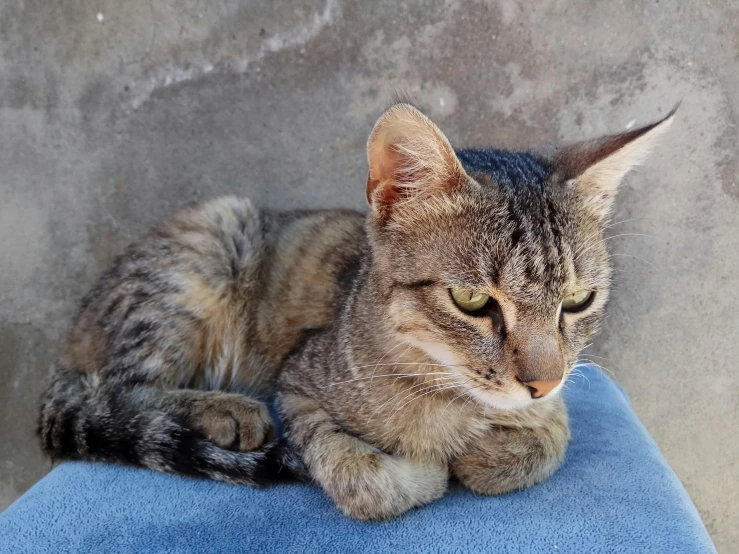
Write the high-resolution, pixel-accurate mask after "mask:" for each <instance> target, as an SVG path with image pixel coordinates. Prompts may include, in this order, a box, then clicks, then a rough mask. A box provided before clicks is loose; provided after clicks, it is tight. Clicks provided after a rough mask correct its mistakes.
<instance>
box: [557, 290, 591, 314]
mask: <svg viewBox="0 0 739 554" xmlns="http://www.w3.org/2000/svg"><path fill="white" fill-rule="evenodd" d="M594 294H595V293H594V292H593V291H591V290H579V291H577V292H573V293H572V294H568V295H567V296H565V297H564V299H563V300H562V310H564V311H565V312H579V311H580V310H584V309H585V308H587V307H588V306H589V305H590V301H591V300H592V298H593V295H594Z"/></svg>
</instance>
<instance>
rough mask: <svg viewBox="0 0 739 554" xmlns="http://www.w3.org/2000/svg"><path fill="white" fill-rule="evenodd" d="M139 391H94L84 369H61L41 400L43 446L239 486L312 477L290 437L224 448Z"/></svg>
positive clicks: (56, 453)
mask: <svg viewBox="0 0 739 554" xmlns="http://www.w3.org/2000/svg"><path fill="white" fill-rule="evenodd" d="M141 396H142V392H141V391H140V390H136V389H127V390H125V391H120V390H117V391H115V392H113V391H106V390H105V389H103V388H98V389H96V390H95V389H94V387H92V386H90V383H88V382H86V376H83V375H79V374H76V373H72V372H66V371H65V372H56V374H55V375H54V376H53V381H52V383H51V385H50V386H49V388H48V389H47V391H46V393H45V395H44V397H43V399H42V403H41V414H40V418H39V425H38V429H37V433H38V435H39V438H40V440H41V446H42V448H43V450H44V451H45V452H46V453H47V454H48V455H49V456H50V457H51V459H52V460H55V461H56V460H91V461H105V462H114V463H120V464H125V465H131V466H138V467H146V468H149V469H153V470H156V471H161V472H165V473H174V474H179V475H185V476H189V477H204V478H209V479H215V480H218V481H225V482H228V483H233V484H240V485H241V484H245V485H252V486H263V485H268V484H272V483H275V482H279V481H290V480H300V481H308V480H310V477H309V475H308V472H307V469H306V467H305V466H304V464H303V462H302V461H301V459H300V457H299V456H298V455H297V453H296V452H295V451H294V450H293V449H292V448H291V447H290V445H289V444H288V442H287V441H286V440H285V439H284V438H282V439H276V440H273V441H270V442H268V443H266V444H264V445H263V446H262V447H260V448H259V449H257V450H254V451H251V452H237V451H232V450H226V449H224V448H220V447H218V446H216V445H215V444H213V443H211V442H210V441H208V440H207V439H206V438H205V437H204V436H203V435H202V434H201V433H200V432H198V431H197V430H194V429H191V428H189V427H188V426H187V425H186V424H185V422H184V420H182V419H181V418H179V417H178V416H177V415H176V414H173V413H171V412H168V411H166V410H162V409H160V408H156V407H147V406H151V405H150V404H148V403H147V402H145V401H144V402H142V398H141ZM144 396H145V395H144Z"/></svg>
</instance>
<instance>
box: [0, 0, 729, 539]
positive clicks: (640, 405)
mask: <svg viewBox="0 0 739 554" xmlns="http://www.w3.org/2000/svg"><path fill="white" fill-rule="evenodd" d="M398 4H402V6H398ZM738 28H739V6H738V5H737V4H736V3H733V6H730V5H729V4H728V3H726V2H717V1H712V2H710V3H709V2H682V1H673V2H670V1H667V0H660V1H658V0H650V1H644V2H642V1H636V0H625V1H616V0H612V1H611V0H609V1H600V2H591V1H577V2H567V1H564V0H562V1H556V0H548V1H543V2H523V1H518V0H500V1H487V2H485V1H470V2H463V1H460V0H456V1H455V0H447V1H446V2H444V1H428V2H402V3H400V2H376V1H372V2H370V1H364V2H362V1H359V0H356V1H339V0H314V1H299V2H298V1H293V2H275V1H269V0H264V1H251V2H246V1H242V2H237V1H232V0H222V1H218V2H212V1H205V0H158V1H156V2H154V1H139V0H126V1H125V2H121V1H113V0H99V1H96V2H91V1H87V0H64V1H63V2H62V1H59V2H50V1H45V0H37V1H25V2H17V1H10V0H0V145H2V146H0V380H1V381H2V385H0V508H2V507H4V506H6V505H7V504H9V503H10V502H12V500H13V499H14V498H15V497H17V496H18V495H19V494H21V493H22V492H23V491H24V490H26V489H27V488H28V487H29V486H30V485H32V484H33V483H34V482H35V481H36V480H37V479H38V478H40V477H41V476H42V475H43V474H44V473H45V472H46V471H47V470H48V468H49V466H48V464H47V463H46V462H45V461H43V460H42V458H41V456H40V453H39V450H38V447H37V445H36V442H35V440H34V439H33V437H32V430H33V426H34V418H35V402H36V398H37V395H38V394H39V391H40V388H41V379H42V375H43V374H44V371H45V367H46V366H47V365H48V364H49V362H50V361H51V360H52V358H53V357H54V354H55V352H56V351H57V348H58V344H59V341H60V340H61V338H62V337H63V334H64V331H65V329H66V327H67V324H68V321H69V319H70V317H71V316H72V314H73V311H74V307H75V303H76V302H77V301H78V299H79V298H80V297H81V295H82V294H83V293H84V292H85V290H86V289H87V288H88V287H89V286H90V285H91V283H92V282H93V281H94V279H95V278H96V277H97V276H98V275H99V274H100V272H101V271H102V270H103V268H104V267H105V266H106V264H108V263H109V262H110V260H111V259H112V258H113V256H115V255H116V254H117V253H118V252H120V251H121V249H122V248H123V246H124V245H125V244H126V243H128V242H129V241H130V240H132V239H133V238H134V237H136V236H137V235H138V234H140V233H141V232H143V231H144V230H145V229H146V228H147V227H149V226H150V225H151V224H152V223H153V222H155V221H157V220H158V219H160V218H161V217H163V216H164V215H165V214H168V213H170V212H172V211H173V210H174V209H176V208H177V207H178V206H181V205H182V204H184V203H185V202H188V201H190V200H193V199H206V198H211V197H213V196H216V195H219V194H224V193H238V194H244V195H249V196H251V197H252V198H253V199H254V200H255V201H256V202H257V203H258V204H260V205H265V206H271V207H285V208H289V207H322V206H349V207H358V208H360V207H363V205H364V202H365V201H364V181H365V177H366V162H365V155H364V144H365V140H366V137H367V134H368V132H369V130H370V128H371V125H372V123H373V121H374V119H375V118H376V117H377V116H378V114H379V113H380V111H381V110H382V108H383V106H384V105H385V104H386V102H387V101H388V99H389V97H390V95H391V94H392V92H393V91H395V90H398V89H401V90H405V91H407V92H408V93H409V94H410V95H411V96H412V97H413V98H414V99H415V100H416V101H417V103H418V104H419V105H420V106H421V107H422V108H423V109H424V110H425V111H426V112H427V113H428V114H429V115H430V116H431V117H432V118H433V119H434V120H435V121H436V122H437V123H438V124H439V125H440V126H441V127H442V129H444V130H445V131H446V132H447V133H448V135H449V137H450V138H451V139H452V142H453V143H454V144H455V145H457V146H489V145H494V146H499V147H508V148H522V147H528V146H535V145H540V144H542V143H549V142H552V141H557V140H564V139H581V138H585V137H590V136H593V135H597V134H601V133H606V132H615V131H619V130H622V129H625V128H627V127H628V126H630V125H640V124H644V123H646V122H648V121H649V120H652V119H655V118H657V117H660V116H661V115H663V114H665V113H666V112H667V110H669V108H671V107H672V106H673V105H674V104H675V102H676V101H678V100H679V99H682V101H683V104H682V107H681V109H680V112H679V114H678V117H677V121H676V123H675V125H674V126H673V129H672V130H671V132H670V134H669V135H668V136H667V137H666V139H665V140H664V141H663V143H662V145H661V146H660V147H659V149H658V150H656V151H655V153H654V154H653V156H652V157H651V159H650V160H649V162H648V164H647V165H646V166H645V167H644V168H643V169H641V170H640V171H638V172H636V173H635V174H633V175H632V176H631V177H630V178H629V179H628V181H627V182H626V183H625V185H624V187H623V189H622V191H621V194H620V196H619V208H618V213H617V216H616V219H615V220H614V221H622V220H624V221H623V223H619V224H618V225H617V226H615V227H613V229H612V231H613V234H614V235H621V234H623V233H641V234H649V235H654V236H655V237H656V238H647V237H640V236H619V237H617V238H616V237H614V239H613V240H612V241H611V244H612V245H613V250H614V252H615V253H616V258H615V260H616V265H617V267H618V269H619V273H618V274H617V275H618V285H617V288H616V293H615V298H614V301H613V303H612V305H611V315H610V318H609V319H608V320H607V322H606V326H605V330H604V332H603V333H602V334H601V335H600V338H599V340H598V341H597V343H596V345H595V347H594V349H593V350H592V353H593V354H595V355H597V356H601V357H602V358H598V359H599V360H601V361H602V362H603V363H602V365H604V366H606V367H607V368H609V369H610V370H612V371H613V373H614V374H615V377H616V379H617V380H618V381H619V382H620V383H621V384H622V385H623V386H624V387H625V388H626V389H627V390H628V392H629V393H630V395H631V397H632V399H633V402H634V405H635V408H636V410H637V412H638V413H639V415H640V416H641V417H642V419H643V421H644V423H645V424H646V426H647V427H648V428H649V430H650V431H651V432H652V434H653V435H654V437H655V439H656V440H657V442H658V443H659V445H660V447H661V448H662V450H663V452H664V453H665V455H666V456H667V458H668V460H669V461H670V463H671V464H672V465H673V467H674V468H675V470H676V471H677V473H678V475H679V476H680V478H681V479H682V481H683V483H684V484H685V486H686V487H687V489H688V491H689V492H690V494H691V496H692V498H693V499H694V501H695V503H696V505H697V506H698V509H699V510H700V512H701V514H702V516H703V518H704V521H705V523H706V525H707V526H708V529H709V531H710V533H711V534H712V536H713V537H714V539H715V541H716V543H717V546H718V547H719V550H723V551H726V552H728V551H730V550H731V548H732V547H731V545H734V547H735V545H736V543H737V541H739V533H738V532H737V526H736V523H737V515H738V514H739V510H738V508H737V500H736V499H737V498H739V484H738V483H739V475H738V473H739V470H738V468H737V460H738V459H739V440H738V439H737V425H738V424H739V412H738V410H739V408H738V407H737V406H739V402H738V400H739V397H738V396H739V392H738V391H739V372H737V369H736V361H735V360H737V359H738V358H739V345H738V344H737V340H736V339H737V331H738V330H739V329H738V327H739V325H738V323H737V313H739V292H738V291H737V287H738V286H739V276H738V275H739V273H738V272H737V270H738V269H739V253H738V252H737V247H738V244H737V231H739V228H738V227H737V225H738V224H739V179H738V176H737V168H738V165H737V132H738V131H737V126H736V125H737V108H738V107H739V95H738V94H737V91H738V90H739V54H738V47H739V43H738V39H737V36H738V35H737V29H738ZM571 386H587V383H578V382H576V381H575V382H573V384H572V385H571ZM732 523H733V525H732Z"/></svg>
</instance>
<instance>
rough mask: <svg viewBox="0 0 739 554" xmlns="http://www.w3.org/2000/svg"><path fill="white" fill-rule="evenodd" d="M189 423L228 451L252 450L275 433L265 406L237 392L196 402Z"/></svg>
mask: <svg viewBox="0 0 739 554" xmlns="http://www.w3.org/2000/svg"><path fill="white" fill-rule="evenodd" d="M192 423H193V426H194V427H195V428H196V429H197V430H198V431H200V432H201V433H203V435H205V437H206V438H207V439H208V440H209V441H210V442H212V443H213V444H215V445H216V446H219V447H221V448H226V449H229V450H242V451H249V450H254V449H256V448H258V447H259V446H261V445H262V444H264V443H265V442H266V441H268V440H270V439H272V438H274V435H275V428H274V424H273V422H272V417H271V416H270V414H269V410H268V409H267V406H266V405H265V404H264V403H263V402H259V401H256V400H252V399H250V398H247V397H242V396H240V395H236V394H223V395H218V396H214V397H212V398H208V399H207V400H201V401H198V402H197V404H196V406H195V407H194V410H193V422H192Z"/></svg>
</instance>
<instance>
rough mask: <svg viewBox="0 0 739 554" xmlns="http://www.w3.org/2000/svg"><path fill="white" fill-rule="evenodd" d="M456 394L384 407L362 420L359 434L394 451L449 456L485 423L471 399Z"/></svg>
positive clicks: (480, 431)
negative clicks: (369, 417) (361, 432)
mask: <svg viewBox="0 0 739 554" xmlns="http://www.w3.org/2000/svg"><path fill="white" fill-rule="evenodd" d="M458 394H459V393H455V394H447V395H444V394H437V395H433V396H432V395H427V397H421V398H417V399H415V400H413V401H410V402H407V401H405V403H404V402H402V401H401V402H396V403H395V404H394V405H390V406H384V407H382V409H380V410H376V411H377V413H375V414H373V417H372V418H371V419H369V420H368V421H364V422H362V423H363V424H362V425H361V427H362V428H363V431H364V432H363V434H364V435H365V436H366V437H367V439H368V440H369V441H370V442H372V443H374V445H375V446H377V447H379V448H381V449H383V450H385V451H388V452H392V453H394V454H398V455H403V456H409V457H414V458H422V459H438V460H445V459H449V458H452V457H454V456H456V455H459V454H461V453H463V452H464V451H465V450H466V449H467V448H468V445H469V444H470V443H471V442H472V441H475V440H477V439H479V437H480V436H482V435H483V434H484V431H485V429H486V428H487V427H488V425H489V423H488V422H487V421H486V419H485V418H484V417H483V414H482V413H481V412H480V409H479V407H478V406H477V405H473V404H472V402H474V401H469V402H468V401H467V400H466V399H467V397H466V396H458Z"/></svg>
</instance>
